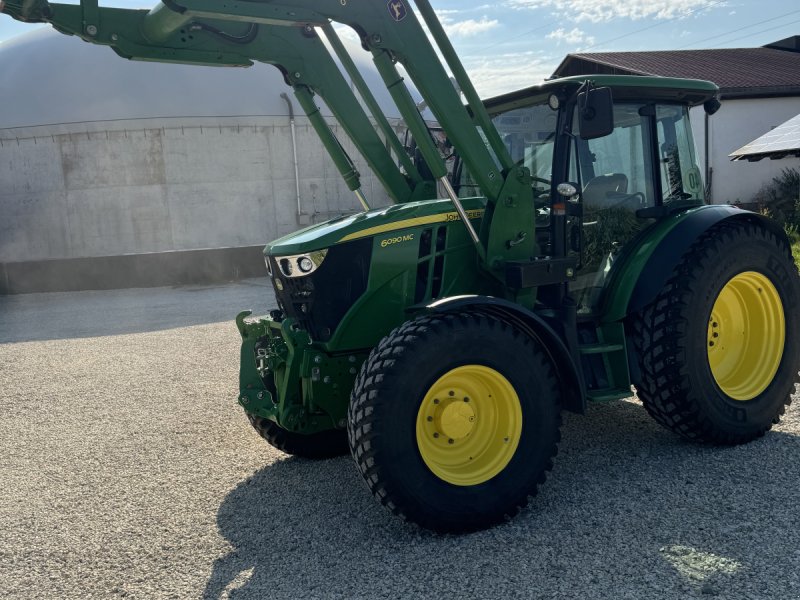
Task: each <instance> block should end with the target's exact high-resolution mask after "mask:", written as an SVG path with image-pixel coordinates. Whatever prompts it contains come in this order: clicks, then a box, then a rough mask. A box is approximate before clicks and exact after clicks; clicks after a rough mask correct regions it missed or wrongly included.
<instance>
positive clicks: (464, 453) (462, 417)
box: [416, 365, 522, 486]
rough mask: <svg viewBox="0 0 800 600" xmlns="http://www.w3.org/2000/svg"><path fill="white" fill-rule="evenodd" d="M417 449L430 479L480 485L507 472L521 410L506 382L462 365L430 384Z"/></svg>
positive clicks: (419, 419)
mask: <svg viewBox="0 0 800 600" xmlns="http://www.w3.org/2000/svg"><path fill="white" fill-rule="evenodd" d="M416 431H417V447H418V448H419V452H420V455H421V456H422V460H423V461H425V464H426V465H427V466H428V468H429V469H430V470H431V471H432V472H433V474H434V475H436V476H437V477H439V478H440V479H443V480H444V481H446V482H448V483H452V484H453V485H461V486H469V485H478V484H480V483H483V482H484V481H488V480H489V479H491V478H492V477H494V476H495V475H497V474H498V473H500V472H501V471H502V470H503V469H505V468H506V466H507V465H508V463H509V462H510V461H511V458H512V457H513V456H514V453H515V452H516V451H517V446H518V445H519V440H520V435H521V433H522V408H521V407H520V402H519V396H517V393H516V392H515V391H514V387H513V386H512V385H511V383H509V381H508V379H506V378H505V377H503V376H502V375H501V374H500V373H498V372H497V371H495V370H494V369H491V368H489V367H484V366H482V365H466V366H463V367H458V368H455V369H453V370H452V371H448V372H447V373H445V374H444V375H442V376H441V377H440V378H439V379H438V380H437V381H436V383H434V384H433V385H432V386H431V387H430V389H429V390H428V393H427V394H425V398H423V400H422V405H421V406H420V407H419V412H418V413H417V427H416Z"/></svg>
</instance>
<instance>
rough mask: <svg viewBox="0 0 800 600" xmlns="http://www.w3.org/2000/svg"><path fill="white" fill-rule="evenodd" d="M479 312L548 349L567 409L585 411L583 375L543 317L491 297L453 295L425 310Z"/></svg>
mask: <svg viewBox="0 0 800 600" xmlns="http://www.w3.org/2000/svg"><path fill="white" fill-rule="evenodd" d="M467 311H468V312H473V313H475V312H477V313H481V314H485V315H490V316H493V317H495V318H498V319H500V320H502V321H505V322H506V323H508V324H509V325H512V326H513V327H515V328H517V329H518V330H520V331H521V332H523V333H524V334H525V335H527V336H528V337H529V338H531V339H532V340H534V341H535V342H536V343H537V344H538V345H539V346H540V347H541V348H542V349H544V351H545V352H547V354H548V356H549V357H550V360H551V361H552V363H553V366H554V367H555V369H556V374H557V376H558V382H559V386H560V388H561V392H562V398H564V408H565V409H567V410H569V411H571V412H576V413H581V414H582V413H583V412H585V410H586V387H585V384H584V380H583V375H582V372H581V370H580V368H579V367H578V365H577V364H576V362H575V361H574V360H573V358H572V355H571V354H570V351H569V349H568V348H567V345H566V344H565V342H564V339H563V338H562V336H561V335H559V334H558V333H557V332H556V330H555V329H554V328H553V326H551V325H550V324H549V323H548V322H547V321H545V319H544V318H543V317H541V316H540V315H537V314H536V313H534V312H532V311H530V310H528V309H526V308H524V307H522V306H520V305H519V304H515V303H513V302H510V301H508V300H503V299H500V298H494V297H492V296H454V297H452V298H444V299H442V300H437V301H435V302H432V303H431V304H429V305H427V306H426V307H425V313H427V314H436V313H448V312H467Z"/></svg>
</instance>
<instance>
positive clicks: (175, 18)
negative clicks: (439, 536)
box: [0, 0, 800, 532]
mask: <svg viewBox="0 0 800 600" xmlns="http://www.w3.org/2000/svg"><path fill="white" fill-rule="evenodd" d="M0 7H2V11H3V12H6V13H7V14H9V15H11V16H12V17H14V18H17V19H19V20H23V21H30V22H49V23H51V24H52V25H53V26H54V27H55V28H56V29H57V30H59V31H61V32H63V33H67V34H73V35H77V36H80V37H81V38H82V39H84V40H86V41H88V42H92V43H97V44H102V45H108V46H111V47H112V48H113V49H114V51H116V52H117V53H118V54H120V55H121V56H123V57H125V58H129V59H136V60H152V61H168V62H179V63H187V64H204V65H227V66H247V65H249V64H252V62H254V61H260V62H266V63H270V64H273V65H275V66H277V67H278V68H279V69H281V71H282V72H283V74H284V76H285V79H286V82H287V84H288V85H290V86H291V87H292V88H293V89H294V93H295V95H296V97H297V99H298V101H299V103H300V105H301V106H302V108H303V110H304V112H305V113H306V115H307V117H308V119H309V121H310V123H311V124H312V126H314V128H315V129H316V131H317V132H318V133H319V135H320V139H321V141H322V143H323V144H324V145H325V147H326V149H327V150H328V152H329V153H330V154H331V157H332V159H333V161H334V163H335V164H336V166H337V168H338V169H339V170H340V172H341V174H342V176H343V177H344V179H345V181H346V182H347V183H348V185H349V187H350V189H351V190H353V192H354V194H355V196H356V198H357V200H358V202H359V203H360V205H361V206H362V207H363V208H364V211H363V212H360V213H358V214H354V215H351V216H346V217H341V218H339V219H334V220H332V221H328V222H326V223H322V224H319V225H314V226H312V227H309V228H306V229H304V230H302V231H299V232H297V233H294V234H291V235H288V236H286V237H284V238H281V239H279V240H277V241H274V242H272V243H270V244H269V245H268V246H267V247H266V248H265V250H264V255H265V261H266V268H267V273H268V275H269V278H270V280H271V281H272V284H273V286H274V289H275V295H276V298H277V303H278V306H277V307H276V308H275V310H272V311H271V312H270V314H269V315H265V316H258V317H254V316H252V315H251V314H250V313H249V312H248V311H245V312H243V313H241V314H239V315H238V317H237V318H236V323H237V326H238V329H239V332H240V334H241V336H242V347H241V368H240V391H239V395H238V401H239V404H240V405H241V406H242V407H243V408H244V410H245V413H246V414H247V417H248V418H249V420H250V422H251V423H252V425H253V427H254V428H255V429H256V430H257V431H258V433H259V434H261V436H262V437H264V438H265V439H266V440H267V441H268V442H269V443H270V444H272V445H273V446H275V447H276V448H278V449H280V450H283V451H284V452H287V453H290V454H295V455H299V456H304V457H309V458H325V457H330V456H335V455H338V454H341V453H345V452H347V451H348V449H349V451H350V452H351V454H352V456H353V458H354V459H355V462H356V464H357V466H358V469H359V470H360V472H361V474H362V475H363V477H364V479H365V481H366V483H367V485H368V487H369V489H370V490H371V491H372V493H373V494H374V495H375V497H376V498H377V499H378V500H379V502H380V503H381V504H383V505H384V506H385V507H387V508H388V509H389V510H390V511H391V512H392V513H394V514H395V515H397V516H399V517H401V518H403V519H406V520H409V521H412V522H415V523H417V524H419V525H421V526H423V527H426V528H430V529H433V530H436V531H447V532H463V531H470V530H476V529H481V528H485V527H488V526H491V525H493V524H496V523H500V522H502V521H503V520H504V519H506V518H508V517H511V516H513V515H515V514H516V513H517V512H519V510H520V509H521V508H522V507H524V506H525V505H526V503H527V499H528V497H529V496H530V495H533V494H535V492H536V490H537V487H538V485H539V484H541V483H543V482H544V479H545V475H546V473H547V471H549V470H550V468H551V467H552V460H553V457H554V456H555V454H556V451H557V444H558V441H559V436H560V434H559V427H560V423H561V411H562V410H569V411H573V412H577V413H583V412H584V411H585V410H586V406H587V404H588V403H589V402H600V401H609V400H614V399H620V398H625V397H628V396H630V395H631V394H632V386H635V388H636V391H637V393H638V396H639V398H640V399H641V401H642V402H643V404H644V407H645V409H646V410H647V411H648V413H650V414H651V415H652V416H653V417H654V418H655V419H656V420H657V421H658V422H659V423H661V424H662V425H664V426H665V427H667V428H669V429H671V430H672V431H675V432H676V433H678V434H680V435H682V436H684V437H686V438H689V439H691V440H695V441H697V442H701V443H706V444H723V445H731V444H740V443H744V442H748V441H750V440H752V439H754V438H757V437H759V436H761V435H763V434H764V433H765V432H766V431H768V430H769V429H770V428H771V427H772V424H773V423H776V422H777V421H778V419H779V417H780V415H781V414H782V413H783V411H784V409H785V406H786V405H788V403H789V401H790V399H791V394H792V392H793V391H794V389H795V388H794V383H795V381H796V380H797V375H798V367H800V323H799V322H798V311H797V306H798V302H799V301H800V279H799V278H798V273H797V269H796V267H795V265H794V263H793V262H792V259H791V254H790V251H789V244H788V241H787V239H786V237H785V235H784V233H783V232H782V230H780V229H779V228H778V227H776V226H775V224H774V223H772V222H771V221H769V220H768V219H766V218H764V217H763V216H761V215H758V214H754V213H750V212H746V211H743V210H739V209H737V208H733V207H731V206H726V205H708V204H706V203H705V194H704V185H703V181H702V177H701V172H700V169H699V168H698V167H697V164H696V158H695V154H694V152H695V151H694V144H693V139H692V134H691V123H690V119H689V109H690V108H691V107H695V106H703V107H704V108H705V110H706V111H707V112H708V113H713V112H714V111H716V110H717V108H719V102H718V100H717V93H718V90H717V87H716V86H715V85H714V84H713V83H710V82H706V81H695V80H685V79H670V78H655V77H623V76H604V75H591V76H585V77H571V78H565V79H557V80H553V81H549V82H547V83H544V84H542V85H538V86H533V87H530V88H527V89H524V90H520V91H518V92H514V93H510V94H506V95H503V96H500V97H497V98H494V99H491V100H489V101H487V102H483V101H481V100H480V98H479V97H478V95H477V93H476V92H475V89H474V88H473V86H472V84H471V82H470V80H469V78H468V77H467V74H466V72H465V71H464V69H463V67H462V66H461V63H460V62H459V60H458V58H457V56H456V54H455V52H454V50H453V48H452V46H451V45H450V43H449V41H448V39H447V36H446V35H445V32H444V31H443V29H442V27H441V25H440V23H439V22H438V20H437V19H436V16H435V14H434V12H433V9H432V7H431V6H430V4H429V2H428V0H416V1H415V8H414V9H413V10H412V6H411V3H410V2H409V1H408V0H388V1H384V0H370V1H368V0H340V1H330V2H320V1H319V0H294V1H290V0H284V2H273V1H270V0H250V1H241V2H235V3H221V2H215V1H214V0H169V1H166V0H165V1H164V2H161V3H159V4H158V5H157V6H156V7H155V8H153V9H152V10H150V11H147V10H128V9H114V8H104V7H99V6H98V4H97V1H96V0H94V1H87V0H83V1H82V2H81V3H80V5H64V4H51V3H48V2H47V1H46V0H24V1H21V0H17V1H12V0H6V2H5V3H0ZM417 15H419V16H420V17H421V18H422V20H423V22H424V23H425V25H426V27H427V30H428V32H429V34H430V37H429V35H428V33H426V30H425V29H424V28H423V26H422V24H421V23H420V21H419V20H418V16H417ZM334 24H341V25H346V26H349V27H351V28H352V29H353V30H355V32H356V33H357V34H358V36H359V39H360V40H361V44H362V46H363V48H364V50H365V51H367V52H369V53H371V55H372V58H373V61H374V63H375V66H376V68H377V70H378V72H379V74H380V76H381V78H382V79H383V81H384V83H385V84H386V86H387V88H388V89H389V91H390V92H391V94H392V97H393V99H394V101H395V103H396V105H397V107H398V109H399V110H400V112H401V114H402V116H403V118H404V121H405V124H406V126H407V127H408V130H409V132H410V134H411V136H412V137H413V142H414V147H415V149H416V151H415V153H414V155H413V156H412V155H409V153H408V152H407V151H406V146H405V144H404V143H403V142H401V141H400V140H399V139H398V138H397V136H396V134H395V132H394V131H393V130H392V128H391V127H390V126H389V124H388V121H387V120H386V118H385V116H384V115H383V114H382V113H381V112H380V109H379V107H378V105H377V102H375V101H374V98H373V97H372V94H371V92H370V90H369V89H368V88H367V86H366V85H365V84H364V81H363V79H362V78H361V77H360V75H359V74H358V72H357V71H356V69H355V67H354V65H353V62H352V59H351V58H350V56H349V55H348V54H347V52H346V51H345V48H344V45H343V44H342V43H341V41H340V40H339V37H338V35H337V30H336V28H335V27H334ZM323 38H324V40H325V41H323ZM440 56H441V57H442V58H443V59H444V63H445V64H446V65H447V68H449V71H450V73H451V74H452V75H453V76H454V78H455V81H456V83H457V86H458V87H459V88H460V92H461V93H463V95H464V98H465V99H466V104H464V103H463V102H462V100H461V96H460V93H459V91H456V87H455V86H453V84H452V82H451V80H450V73H448V71H447V70H445V66H444V65H443V64H442V62H441V61H440V58H439V57H440ZM334 57H335V58H334ZM399 67H402V68H403V70H404V71H401V70H400V68H399ZM343 73H346V74H347V75H348V76H349V77H350V79H351V80H352V83H353V85H352V86H351V85H350V83H349V82H348V81H347V80H346V79H345V77H344V74H343ZM406 77H408V78H410V79H411V81H412V82H413V84H414V85H415V86H416V88H417V89H418V90H419V92H420V93H421V94H422V96H423V98H424V101H425V102H426V104H427V106H428V107H429V108H430V110H431V111H432V113H433V114H434V116H435V118H436V120H437V121H438V125H439V126H440V127H441V128H442V130H443V131H444V133H445V134H446V135H447V138H448V142H449V144H451V145H452V148H453V149H454V151H455V154H456V165H455V168H454V169H452V172H448V169H447V168H446V165H445V161H444V160H443V158H442V155H441V153H440V151H439V147H438V146H437V144H436V143H435V142H434V140H433V139H432V136H431V133H430V131H429V129H428V124H427V123H426V121H425V120H423V118H422V116H421V115H420V113H419V111H418V108H417V105H416V104H415V102H414V101H413V100H412V97H411V94H410V93H409V89H408V87H407V86H406V84H405V78H406ZM353 88H355V90H356V91H357V93H358V97H357V96H356V95H355V93H354V92H353ZM315 96H319V97H320V98H321V99H323V100H324V101H325V103H326V104H327V106H328V107H329V108H330V110H331V111H332V113H333V114H334V116H335V117H336V118H337V119H338V120H339V122H340V123H341V125H342V127H343V129H344V130H345V131H346V132H347V134H348V135H349V136H350V137H351V139H352V141H353V143H354V145H355V147H356V148H357V149H358V151H359V152H360V153H361V154H362V155H363V156H364V158H365V160H366V161H367V163H368V165H369V166H370V168H371V169H373V170H374V171H375V172H376V175H377V176H378V177H379V179H380V180H381V182H382V183H383V185H384V186H385V188H386V190H387V192H388V194H389V196H390V197H391V198H392V200H393V202H394V204H393V205H392V206H390V207H388V208H383V209H375V210H370V209H369V199H368V198H367V197H366V196H365V194H364V193H363V192H362V190H361V188H360V184H359V174H358V172H357V170H356V169H355V167H354V165H353V162H352V160H351V159H350V157H349V156H347V154H346V153H345V152H344V150H343V148H342V146H341V144H339V142H338V140H337V139H336V138H335V136H334V135H333V133H332V132H331V129H330V128H329V127H328V125H327V123H326V121H325V120H324V119H323V118H322V117H321V115H320V113H319V109H318V108H317V105H316V101H315ZM437 187H438V188H439V189H441V190H443V191H444V193H445V195H446V197H445V198H443V199H436V198H435V197H434V196H435V194H436V190H437Z"/></svg>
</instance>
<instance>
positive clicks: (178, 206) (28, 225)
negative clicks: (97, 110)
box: [0, 117, 388, 263]
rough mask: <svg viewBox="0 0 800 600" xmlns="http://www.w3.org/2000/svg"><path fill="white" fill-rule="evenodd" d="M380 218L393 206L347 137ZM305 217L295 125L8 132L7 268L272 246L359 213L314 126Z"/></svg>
mask: <svg viewBox="0 0 800 600" xmlns="http://www.w3.org/2000/svg"><path fill="white" fill-rule="evenodd" d="M335 131H337V135H338V136H339V138H340V140H341V141H342V144H343V145H344V147H345V149H346V150H347V151H348V153H350V155H351V156H352V157H353V158H354V159H355V160H356V164H357V165H358V167H359V170H360V172H361V173H362V183H363V189H364V192H365V193H366V195H367V198H368V199H369V200H370V202H371V204H372V205H373V206H383V205H386V204H388V198H387V196H386V195H385V193H384V192H383V188H382V187H381V186H380V184H379V183H378V182H377V180H376V179H375V178H374V176H372V174H371V172H370V171H369V169H368V168H367V166H366V164H365V163H364V162H363V160H362V159H361V157H360V156H358V155H357V152H356V151H355V149H354V148H353V147H352V145H351V143H350V141H349V139H347V136H346V135H345V134H344V133H343V132H340V131H338V130H335ZM297 146H298V148H297V151H298V157H299V171H300V190H301V209H302V212H303V213H304V214H303V215H301V216H298V214H297V200H296V194H295V178H294V167H293V162H292V161H293V159H292V147H291V134H290V129H289V124H288V118H286V117H230V118H185V119H143V120H132V121H113V122H103V123H79V124H68V125H49V126H42V127H27V128H15V129H4V130H0V181H1V182H2V186H0V263H8V262H20V261H36V260H48V259H66V258H83V257H100V256H116V255H123V254H142V253H152V252H171V251H180V250H192V249H201V248H223V247H245V246H254V245H263V244H265V243H267V242H268V241H269V240H272V239H275V238H277V237H280V236H281V235H284V234H286V233H289V232H291V231H294V230H296V229H298V228H299V226H300V225H303V224H307V223H311V222H318V221H322V220H325V219H327V218H330V217H332V216H336V215H338V214H342V213H347V212H354V211H357V210H360V208H359V205H358V203H357V201H356V199H355V197H354V196H353V194H352V193H351V192H350V191H349V190H348V189H347V187H346V186H345V185H344V183H343V182H342V180H341V177H340V176H339V174H338V171H337V170H336V168H335V167H334V165H333V163H332V161H331V160H330V158H329V157H328V155H327V153H325V151H324V149H323V147H322V145H321V144H320V143H319V140H318V138H317V136H316V134H315V133H314V131H313V129H312V128H311V127H310V125H308V122H307V120H306V119H305V118H298V119H297Z"/></svg>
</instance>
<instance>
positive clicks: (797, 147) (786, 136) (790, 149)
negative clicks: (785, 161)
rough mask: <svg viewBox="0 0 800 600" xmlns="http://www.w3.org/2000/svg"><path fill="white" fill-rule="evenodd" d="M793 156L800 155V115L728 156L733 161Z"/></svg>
mask: <svg viewBox="0 0 800 600" xmlns="http://www.w3.org/2000/svg"><path fill="white" fill-rule="evenodd" d="M792 154H798V155H800V115H797V116H796V117H792V118H791V119H789V120H788V121H786V122H785V123H783V124H782V125H778V126H777V127H776V128H775V129H773V130H771V131H768V132H767V133H765V134H764V135H762V136H761V137H759V138H757V139H755V140H753V141H752V142H750V143H749V144H746V145H744V146H742V147H741V148H739V149H738V150H736V151H735V152H731V153H730V154H729V155H728V156H730V157H731V158H732V159H733V160H760V159H762V158H767V157H770V158H780V157H781V156H787V155H792Z"/></svg>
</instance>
